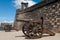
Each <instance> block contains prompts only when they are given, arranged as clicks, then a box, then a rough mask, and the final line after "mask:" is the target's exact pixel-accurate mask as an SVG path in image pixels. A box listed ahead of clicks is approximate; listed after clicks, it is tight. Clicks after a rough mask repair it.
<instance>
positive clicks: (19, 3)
mask: <svg viewBox="0 0 60 40" xmlns="http://www.w3.org/2000/svg"><path fill="white" fill-rule="evenodd" d="M13 2H14V4H15V5H14V6H15V7H16V8H21V2H25V3H26V2H28V7H30V6H32V5H34V4H36V2H34V1H32V0H14V1H13Z"/></svg>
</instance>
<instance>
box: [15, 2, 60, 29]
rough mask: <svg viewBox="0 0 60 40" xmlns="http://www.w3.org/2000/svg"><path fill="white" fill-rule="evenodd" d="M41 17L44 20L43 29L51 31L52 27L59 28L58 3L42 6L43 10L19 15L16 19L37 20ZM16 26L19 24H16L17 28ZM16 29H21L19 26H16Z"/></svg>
mask: <svg viewBox="0 0 60 40" xmlns="http://www.w3.org/2000/svg"><path fill="white" fill-rule="evenodd" d="M17 16H18V15H17ZM41 16H43V18H44V22H43V23H44V25H43V26H44V27H47V28H49V29H52V28H53V27H57V28H59V27H60V2H56V3H54V4H50V5H47V6H44V7H43V8H40V9H36V10H34V11H30V12H26V13H23V14H19V16H18V17H17V18H19V19H21V18H32V19H35V18H36V19H37V18H39V17H41ZM15 22H16V21H15ZM18 24H19V23H18V22H17V23H16V26H18ZM19 25H21V24H19ZM18 27H21V26H18Z"/></svg>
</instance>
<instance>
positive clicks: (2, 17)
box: [0, 0, 41, 22]
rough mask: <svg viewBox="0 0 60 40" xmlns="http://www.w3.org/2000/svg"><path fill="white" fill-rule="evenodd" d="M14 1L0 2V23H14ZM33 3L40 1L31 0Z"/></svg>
mask: <svg viewBox="0 0 60 40" xmlns="http://www.w3.org/2000/svg"><path fill="white" fill-rule="evenodd" d="M14 1H16V0H0V22H4V21H8V22H11V21H14V19H15V14H16V9H17V7H15V6H16V5H15V4H14ZM32 1H33V2H35V3H38V2H40V1H41V0H32Z"/></svg>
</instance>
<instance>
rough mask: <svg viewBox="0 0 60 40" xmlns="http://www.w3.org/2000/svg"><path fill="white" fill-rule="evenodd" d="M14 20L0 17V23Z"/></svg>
mask: <svg viewBox="0 0 60 40" xmlns="http://www.w3.org/2000/svg"><path fill="white" fill-rule="evenodd" d="M13 21H14V20H7V17H2V16H1V17H0V23H13Z"/></svg>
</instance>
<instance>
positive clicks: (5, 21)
mask: <svg viewBox="0 0 60 40" xmlns="http://www.w3.org/2000/svg"><path fill="white" fill-rule="evenodd" d="M2 23H13V21H7V20H4V21H3V22H2Z"/></svg>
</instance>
